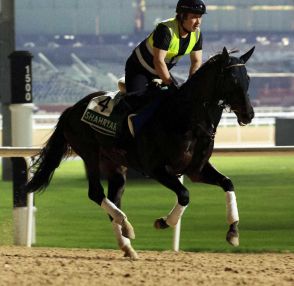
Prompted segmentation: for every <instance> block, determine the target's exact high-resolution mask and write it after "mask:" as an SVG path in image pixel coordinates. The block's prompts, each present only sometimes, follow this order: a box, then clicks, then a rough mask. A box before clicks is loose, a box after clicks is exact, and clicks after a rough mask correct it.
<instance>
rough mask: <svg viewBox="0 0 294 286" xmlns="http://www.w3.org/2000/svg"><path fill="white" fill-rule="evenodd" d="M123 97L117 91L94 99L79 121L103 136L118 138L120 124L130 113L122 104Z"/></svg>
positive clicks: (126, 106)
mask: <svg viewBox="0 0 294 286" xmlns="http://www.w3.org/2000/svg"><path fill="white" fill-rule="evenodd" d="M123 97H124V94H122V93H121V92H119V91H115V92H107V93H105V94H103V95H100V96H97V97H94V98H93V99H92V100H91V101H90V102H89V104H88V106H87V108H86V110H85V112H84V114H83V116H82V118H81V120H82V121H83V122H85V123H87V124H89V125H90V126H91V127H92V128H93V129H95V130H96V131H98V132H100V133H102V134H104V135H108V136H112V137H118V136H119V133H120V131H121V128H122V122H123V120H124V119H125V118H126V117H127V115H128V113H129V112H130V107H129V106H128V104H123V102H124V100H122V98H123ZM119 103H120V104H119Z"/></svg>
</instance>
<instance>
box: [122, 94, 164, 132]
mask: <svg viewBox="0 0 294 286" xmlns="http://www.w3.org/2000/svg"><path fill="white" fill-rule="evenodd" d="M160 102H161V98H160V97H158V98H156V99H155V100H154V101H153V102H152V103H151V104H149V105H147V106H145V107H144V108H143V109H142V110H140V111H139V113H136V114H130V115H129V116H128V126H129V130H130V133H131V134H132V136H133V137H136V136H137V135H138V133H139V132H140V131H141V129H142V127H143V126H144V125H145V123H146V122H147V121H148V120H149V119H150V118H151V116H152V115H153V114H154V112H155V111H156V110H157V108H158V106H159V103H160Z"/></svg>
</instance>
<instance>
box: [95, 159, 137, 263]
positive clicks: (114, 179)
mask: <svg viewBox="0 0 294 286" xmlns="http://www.w3.org/2000/svg"><path fill="white" fill-rule="evenodd" d="M101 167H102V169H103V173H104V174H105V175H106V176H107V179H108V195H107V197H108V199H109V200H110V201H111V202H113V203H114V204H115V205H116V206H117V207H118V208H119V209H120V208H121V198H122V195H123V193H124V187H125V183H126V173H127V168H126V167H123V166H114V165H113V163H112V162H110V161H108V160H107V159H106V160H103V163H102V164H101ZM110 219H111V221H112V226H113V231H114V234H115V236H116V239H117V243H118V246H119V248H120V249H121V250H122V251H123V252H124V256H125V257H130V258H131V259H133V260H136V259H137V258H138V255H137V253H136V251H135V250H134V249H133V247H132V245H131V241H130V239H129V238H127V237H125V236H123V234H122V226H121V225H119V224H118V223H117V222H115V221H114V220H113V219H112V217H110Z"/></svg>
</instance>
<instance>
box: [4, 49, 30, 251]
mask: <svg viewBox="0 0 294 286" xmlns="http://www.w3.org/2000/svg"><path fill="white" fill-rule="evenodd" d="M32 57H33V56H32V54H31V53H29V52H27V51H14V52H13V53H11V54H10V55H9V59H10V72H11V104H10V106H9V108H10V111H11V134H12V146H14V147H21V146H25V147H31V146H32V137H33V135H32V134H33V130H32V114H33V108H34V105H33V96H32ZM12 165H13V166H12V170H13V202H14V203H13V218H14V244H16V245H27V246H30V245H31V243H32V242H35V233H29V231H30V232H35V227H34V226H32V225H31V226H30V225H29V224H28V223H27V220H28V218H32V217H33V216H34V208H32V207H27V203H28V200H27V195H26V194H25V193H24V192H23V190H22V188H21V186H22V185H23V184H24V183H26V181H27V179H28V173H27V172H28V171H27V170H28V167H29V166H28V164H27V161H26V159H25V158H13V159H12ZM29 202H31V197H30V200H29ZM29 211H31V212H32V213H29ZM31 221H32V222H33V224H34V221H35V220H34V217H33V219H32V220H31ZM28 238H29V239H30V241H28Z"/></svg>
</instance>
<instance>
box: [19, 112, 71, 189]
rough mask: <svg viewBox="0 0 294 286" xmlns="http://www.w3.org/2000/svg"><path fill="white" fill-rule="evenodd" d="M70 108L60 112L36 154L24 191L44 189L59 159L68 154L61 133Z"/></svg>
mask: <svg viewBox="0 0 294 286" xmlns="http://www.w3.org/2000/svg"><path fill="white" fill-rule="evenodd" d="M70 110H71V108H68V109H67V110H65V111H64V112H63V113H62V114H61V116H60V118H59V120H58V123H57V125H56V127H55V130H54V132H53V134H52V135H51V136H50V138H49V139H48V141H47V142H46V144H45V146H44V147H43V148H42V150H41V151H40V153H39V154H38V155H37V156H38V159H37V160H36V161H35V162H34V163H33V165H32V166H31V169H32V173H33V177H32V178H31V180H29V182H28V183H27V184H26V185H25V186H24V189H25V191H26V192H35V191H41V190H44V189H45V188H46V187H47V186H48V185H49V183H50V181H51V179H52V176H53V174H54V171H55V169H56V168H57V167H58V166H59V164H60V162H61V160H62V159H63V158H65V157H66V155H68V154H69V152H70V146H69V144H68V143H67V141H66V139H65V137H64V135H63V127H64V123H65V119H66V117H67V114H68V113H69V111H70Z"/></svg>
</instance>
